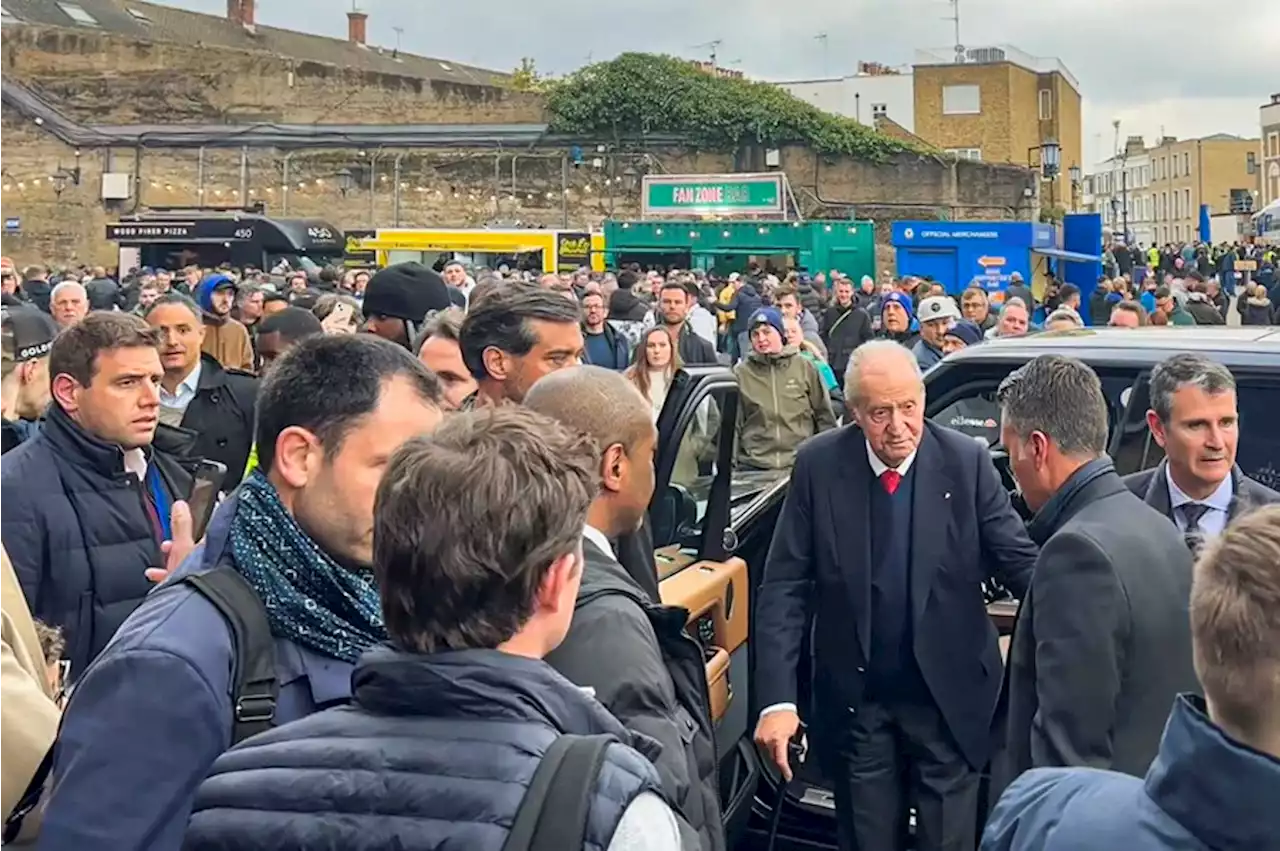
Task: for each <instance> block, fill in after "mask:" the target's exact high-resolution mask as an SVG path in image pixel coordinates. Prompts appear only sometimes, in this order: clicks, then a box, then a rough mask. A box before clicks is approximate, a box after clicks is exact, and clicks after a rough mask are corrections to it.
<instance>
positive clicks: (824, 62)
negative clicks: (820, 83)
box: [813, 33, 831, 77]
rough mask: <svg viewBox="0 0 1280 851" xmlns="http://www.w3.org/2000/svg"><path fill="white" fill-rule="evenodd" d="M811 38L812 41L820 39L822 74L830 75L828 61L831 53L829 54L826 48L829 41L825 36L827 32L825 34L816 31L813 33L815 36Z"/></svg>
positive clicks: (829, 63)
mask: <svg viewBox="0 0 1280 851" xmlns="http://www.w3.org/2000/svg"><path fill="white" fill-rule="evenodd" d="M813 39H814V41H820V42H822V76H824V77H830V76H831V62H830V56H831V54H830V52H829V51H828V50H827V48H828V46H829V45H828V41H829V40H828V38H827V34H826V33H818V34H817V35H815V36H814V37H813Z"/></svg>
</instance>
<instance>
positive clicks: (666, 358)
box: [626, 327, 681, 422]
mask: <svg viewBox="0 0 1280 851" xmlns="http://www.w3.org/2000/svg"><path fill="white" fill-rule="evenodd" d="M680 367H681V363H680V355H679V353H677V352H676V351H675V349H674V348H673V347H672V345H671V336H670V335H669V334H668V333H667V332H666V329H664V328H661V327H657V328H650V329H649V330H648V331H646V332H645V333H644V334H643V335H642V336H641V337H640V345H638V346H636V350H635V353H634V355H633V356H632V358H631V366H630V367H629V368H628V369H627V373H626V374H627V377H628V378H630V379H631V381H632V382H634V383H635V385H636V387H638V388H640V392H641V393H642V394H643V395H644V397H645V398H646V399H648V400H649V404H650V406H652V408H653V419H654V421H655V422H656V421H657V419H658V415H659V414H660V413H662V404H663V403H664V402H665V401H666V400H667V391H668V390H669V389H670V388H671V379H672V378H673V377H674V376H675V374H676V370H677V369H679V368H680Z"/></svg>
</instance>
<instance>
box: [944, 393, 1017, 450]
mask: <svg viewBox="0 0 1280 851" xmlns="http://www.w3.org/2000/svg"><path fill="white" fill-rule="evenodd" d="M929 419H930V420H931V421H932V422H934V423H936V424H937V425H941V426H946V427H947V428H953V429H955V430H956V431H958V432H962V433H964V434H967V435H969V436H970V437H972V438H973V439H974V440H980V441H982V442H983V443H985V444H986V445H987V446H995V445H996V444H998V443H999V442H1000V406H999V405H997V404H996V391H995V388H991V389H989V390H984V391H979V390H978V389H977V388H974V395H972V396H966V397H964V398H962V399H956V400H955V401H954V402H952V403H951V404H949V405H947V406H946V407H945V408H943V409H942V410H940V411H937V412H936V413H934V414H931V415H930V416H929Z"/></svg>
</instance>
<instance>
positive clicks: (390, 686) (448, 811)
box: [183, 646, 661, 851]
mask: <svg viewBox="0 0 1280 851" xmlns="http://www.w3.org/2000/svg"><path fill="white" fill-rule="evenodd" d="M560 733H575V734H584V735H595V734H602V733H603V734H612V735H614V736H616V737H617V738H618V739H619V741H620V742H627V743H632V744H636V745H638V746H641V747H644V748H645V749H646V750H649V751H650V752H651V753H652V752H654V751H656V748H657V746H656V744H655V743H653V742H652V741H648V740H641V739H640V737H638V736H633V734H631V733H628V732H627V730H626V729H624V728H623V727H622V725H621V724H619V723H618V721H617V719H615V718H613V717H612V716H611V715H609V713H608V712H606V711H605V710H604V708H603V707H602V706H600V704H599V703H597V702H595V701H594V700H592V699H591V698H589V697H587V696H586V694H585V693H584V692H583V691H582V690H580V689H578V688H577V687H576V686H574V685H573V684H572V683H570V682H569V681H568V680H566V679H564V678H563V677H561V676H560V675H559V674H557V673H556V672H555V671H554V670H552V668H551V667H550V666H549V665H547V664H546V663H545V662H542V661H539V660H534V659H527V658H524V657H519V656H513V655H511V654H507V653H502V652H500V651H497V650H461V651H454V652H444V653H436V654H431V655H422V654H410V653H402V652H399V651H397V650H393V649H391V648H389V647H385V646H384V647H377V648H374V649H372V650H370V651H368V652H367V653H365V655H364V657H363V658H361V660H360V662H359V663H358V664H357V666H356V670H355V673H354V674H353V675H352V705H350V706H343V707H338V708H335V709H329V710H326V711H324V712H320V713H317V714H315V715H312V716H310V717H308V718H304V719H302V720H300V721H297V722H294V723H292V724H287V725H285V726H283V727H278V728H276V729H274V730H270V731H268V732H266V733H263V734H261V735H259V736H255V737H253V738H251V739H248V740H246V741H245V742H243V743H242V744H240V745H238V746H236V747H234V748H232V749H231V750H230V751H228V752H227V753H225V754H223V755H222V756H221V757H219V758H218V760H217V762H215V763H214V766H213V771H212V773H211V774H210V776H209V779H208V780H206V781H205V782H204V783H203V784H202V785H201V787H200V791H199V793H198V794H197V795H196V804H195V809H194V811H193V813H192V816H191V822H190V826H189V827H188V830H187V837H186V841H185V842H184V844H183V848H184V849H187V851H214V849H217V851H237V850H238V849H245V851H248V849H255V851H256V849H261V848H272V849H277V851H288V850H289V849H304V848H342V849H344V851H364V850H365V849H367V851H375V849H376V851H386V849H391V848H395V849H398V851H428V849H431V851H464V850H465V851H499V849H501V848H502V845H503V843H504V842H505V841H506V837H507V832H508V830H509V829H510V826H511V823H512V820H513V819H514V818H515V814H516V811H517V810H518V809H519V807H520V801H521V800H522V799H523V798H524V793H525V790H526V789H527V788H528V785H529V783H530V781H531V780H532V779H533V774H534V772H535V771H536V770H537V766H538V762H539V761H540V760H541V758H542V755H543V754H544V753H545V752H546V750H547V748H549V747H550V746H551V743H552V742H553V741H554V740H555V739H556V737H557V736H558V735H559V734H560ZM659 789H660V787H659V781H658V775H657V772H656V771H655V770H654V768H653V766H652V765H651V764H649V762H648V761H647V760H646V759H645V757H643V756H641V755H640V754H639V753H637V752H636V751H634V750H632V749H631V748H629V747H625V746H623V745H622V744H614V745H610V747H609V749H608V750H607V751H606V753H605V763H604V765H603V767H602V768H601V771H600V777H599V781H598V785H597V787H596V794H595V797H594V799H593V800H592V803H591V806H590V810H589V813H588V817H587V847H588V848H591V849H595V851H602V849H605V848H607V847H608V845H609V842H610V839H611V837H612V836H613V833H614V830H615V829H616V827H617V825H618V822H619V821H620V820H621V818H622V814H623V812H624V811H625V810H626V808H627V807H628V806H629V805H630V803H631V802H632V801H633V800H634V799H635V798H636V796H638V795H640V794H641V793H642V792H653V793H656V794H661V793H660V791H659Z"/></svg>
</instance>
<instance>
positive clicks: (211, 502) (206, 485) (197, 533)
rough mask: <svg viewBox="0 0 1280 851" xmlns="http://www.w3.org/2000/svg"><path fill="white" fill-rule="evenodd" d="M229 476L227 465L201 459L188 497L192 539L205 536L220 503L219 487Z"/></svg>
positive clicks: (196, 539) (195, 539) (197, 539)
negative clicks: (210, 520)
mask: <svg viewBox="0 0 1280 851" xmlns="http://www.w3.org/2000/svg"><path fill="white" fill-rule="evenodd" d="M226 477H227V467H226V465H225V464H221V463H219V462H217V461H207V460H206V461H201V462H200V466H199V467H197V468H196V475H195V480H194V482H193V483H192V485H191V496H190V497H189V498H188V499H187V507H188V508H190V509H191V539H192V540H193V541H199V540H200V539H201V538H203V537H204V532H205V529H207V528H208V526H209V519H210V518H211V517H213V509H214V508H216V507H217V505H218V489H219V488H221V487H222V482H223V480H224V479H226Z"/></svg>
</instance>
